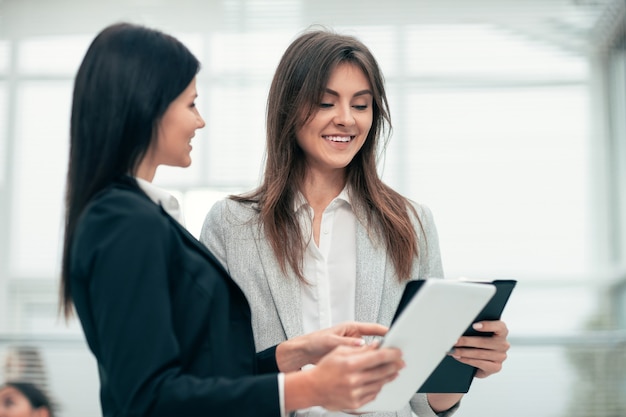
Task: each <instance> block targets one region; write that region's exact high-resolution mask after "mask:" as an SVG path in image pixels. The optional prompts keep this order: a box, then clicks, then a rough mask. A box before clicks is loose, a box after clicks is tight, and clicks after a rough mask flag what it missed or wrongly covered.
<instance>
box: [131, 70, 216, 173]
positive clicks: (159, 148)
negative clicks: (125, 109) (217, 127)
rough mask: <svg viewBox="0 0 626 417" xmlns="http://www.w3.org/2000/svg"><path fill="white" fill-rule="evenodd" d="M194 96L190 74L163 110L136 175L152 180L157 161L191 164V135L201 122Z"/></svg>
mask: <svg viewBox="0 0 626 417" xmlns="http://www.w3.org/2000/svg"><path fill="white" fill-rule="evenodd" d="M197 97H198V93H197V92H196V79H195V78H194V79H193V80H192V81H191V83H189V85H188V86H187V88H185V90H184V91H183V92H182V93H181V94H180V95H179V96H178V97H177V98H176V99H175V100H174V101H172V102H171V103H170V105H169V106H168V108H167V110H166V111H165V113H164V114H163V117H162V118H161V121H160V123H159V125H158V130H157V138H156V140H155V141H154V142H153V143H152V145H151V147H150V148H149V149H148V152H147V153H146V156H145V158H144V159H143V161H142V162H141V164H140V168H139V170H138V173H137V175H138V176H139V177H141V178H143V179H145V180H148V181H152V177H154V173H155V171H156V168H157V167H158V166H159V165H169V166H175V167H181V168H185V167H188V166H189V165H190V164H191V155H190V153H191V149H192V148H191V139H192V138H193V137H194V136H195V134H196V130H197V129H201V128H203V127H204V125H205V123H204V120H203V119H202V117H201V116H200V114H199V113H198V109H197V108H196V104H195V100H196V98H197Z"/></svg>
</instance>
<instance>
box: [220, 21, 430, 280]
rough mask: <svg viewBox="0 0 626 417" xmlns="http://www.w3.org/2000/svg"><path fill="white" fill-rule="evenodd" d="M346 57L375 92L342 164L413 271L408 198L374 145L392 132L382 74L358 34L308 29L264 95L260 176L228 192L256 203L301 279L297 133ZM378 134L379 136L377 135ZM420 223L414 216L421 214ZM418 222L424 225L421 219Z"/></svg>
mask: <svg viewBox="0 0 626 417" xmlns="http://www.w3.org/2000/svg"><path fill="white" fill-rule="evenodd" d="M344 63H349V64H351V65H355V66H356V67H358V68H360V69H361V70H362V71H363V73H364V74H365V76H366V78H367V79H368V80H369V83H370V85H371V89H372V93H373V109H372V111H373V120H372V126H371V129H370V131H369V133H368V136H367V139H366V140H365V143H364V144H363V147H362V148H361V149H360V151H359V152H358V153H357V154H356V155H355V157H354V159H353V160H352V161H351V162H350V164H349V165H348V166H347V168H346V181H347V183H348V184H349V187H350V192H351V198H352V199H353V200H354V202H353V204H356V205H357V206H358V207H360V208H361V209H362V211H363V212H364V213H365V218H364V219H359V221H362V222H365V223H366V224H367V226H368V227H370V229H371V230H373V232H374V233H375V235H377V236H378V237H379V238H381V240H382V242H383V243H384V245H385V247H386V249H387V252H388V254H389V257H390V258H391V260H392V262H393V265H394V267H395V270H396V273H397V275H398V277H399V279H400V280H406V279H408V278H409V277H410V274H411V267H412V263H413V261H414V259H415V257H416V256H418V242H417V234H416V232H415V228H414V226H413V224H412V222H411V217H410V212H412V213H413V214H414V215H415V217H416V218H417V213H416V212H415V210H414V209H413V206H412V205H411V204H410V203H409V201H408V200H407V199H406V198H404V197H402V196H401V195H400V194H399V193H397V192H396V191H394V190H392V189H391V188H390V187H389V186H387V185H386V184H384V183H383V182H382V180H381V179H380V177H379V176H378V171H377V156H378V151H379V147H381V148H382V149H384V147H385V145H386V142H387V139H388V137H389V136H388V133H389V132H390V131H391V120H390V117H389V107H388V103H387V96H386V93H385V86H384V78H383V75H382V73H381V71H380V68H379V66H378V63H377V62H376V59H375V58H374V56H373V55H372V53H371V52H370V51H369V49H368V48H367V47H366V46H365V45H364V44H363V43H362V42H361V41H359V40H358V39H356V38H354V37H352V36H346V35H341V34H337V33H334V32H332V31H328V30H314V31H308V32H305V33H304V34H302V35H300V36H299V37H298V38H297V39H296V40H294V41H293V42H292V43H291V45H290V46H289V47H288V48H287V50H286V51H285V53H284V55H283V57H282V58H281V60H280V63H279V64H278V67H277V69H276V72H275V74H274V79H273V80H272V84H271V87H270V91H269V96H268V100H267V138H266V140H267V143H266V145H267V154H266V161H265V171H264V177H263V180H262V183H261V185H260V186H259V188H257V189H256V190H254V191H253V192H252V193H249V194H246V195H240V196H231V198H232V199H234V200H236V201H241V202H251V203H257V204H258V208H259V214H260V227H263V228H264V231H265V234H266V236H267V238H268V240H269V242H270V244H271V246H272V248H273V250H274V253H275V255H276V257H277V258H278V261H279V264H280V266H281V268H282V269H283V272H286V270H287V265H289V267H291V269H292V270H293V271H294V272H295V273H296V275H297V276H298V278H299V279H301V280H303V281H306V280H305V278H304V276H303V273H302V261H303V258H304V251H305V248H306V242H307V240H306V239H305V237H304V236H303V235H302V231H301V230H300V227H299V224H298V221H297V218H296V215H295V213H294V210H293V199H294V197H295V195H296V193H297V191H298V189H299V186H300V184H301V183H302V180H303V179H304V175H305V158H304V154H303V151H302V149H301V148H300V147H299V145H298V144H297V141H296V132H297V131H298V129H299V128H300V127H302V126H303V125H304V124H305V123H306V122H307V121H308V120H309V119H310V118H311V117H313V116H314V115H315V112H316V111H317V108H318V107H319V104H320V103H321V101H322V97H323V94H324V91H325V88H326V85H327V83H328V80H329V78H330V75H331V73H332V72H333V70H334V69H335V68H336V67H337V66H338V65H339V64H344ZM381 138H382V142H383V143H380V140H381ZM418 221H419V219H418ZM420 226H421V225H420Z"/></svg>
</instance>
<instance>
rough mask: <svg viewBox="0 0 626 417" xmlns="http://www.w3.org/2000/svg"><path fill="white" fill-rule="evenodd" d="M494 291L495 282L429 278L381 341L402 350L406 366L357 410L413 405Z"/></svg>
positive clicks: (398, 407) (366, 411)
mask: <svg viewBox="0 0 626 417" xmlns="http://www.w3.org/2000/svg"><path fill="white" fill-rule="evenodd" d="M494 293H495V286H494V285H492V284H485V283H476V282H464V281H456V280H446V279H437V278H430V279H427V280H425V281H424V283H423V284H422V285H421V286H420V288H419V291H417V292H416V293H415V294H414V295H413V297H412V298H411V300H410V301H409V303H408V304H407V305H406V307H405V308H404V309H403V310H402V312H401V313H400V314H399V315H398V316H397V318H396V320H395V322H394V323H393V324H392V326H391V328H390V329H389V331H388V332H387V334H386V335H385V338H384V339H383V342H382V343H381V347H396V348H399V349H401V350H402V358H403V360H404V362H405V364H406V366H405V367H404V368H403V369H402V370H401V371H400V373H399V375H398V377H397V378H396V379H394V380H393V381H391V382H389V383H388V384H386V385H384V386H383V388H382V389H381V391H380V392H379V393H378V396H377V397H376V399H374V400H373V401H371V402H369V403H367V404H365V405H364V406H363V407H361V408H359V409H358V410H355V411H356V412H359V413H368V412H384V411H397V410H399V409H401V408H403V407H404V406H405V405H407V404H408V402H409V400H410V399H411V397H412V396H413V394H415V392H416V391H417V390H418V389H419V388H420V387H421V386H422V384H423V383H424V381H426V379H427V378H428V377H429V376H430V374H431V373H432V372H433V370H434V369H435V368H436V367H437V365H439V363H440V362H441V360H442V359H443V358H444V357H445V356H446V354H447V352H448V351H449V350H450V348H451V347H452V346H454V344H455V343H456V341H457V339H458V338H459V337H460V336H461V335H462V334H463V332H464V331H465V330H466V329H467V327H468V326H470V325H471V323H472V321H473V320H474V318H475V317H476V316H477V314H478V313H479V312H480V311H481V310H482V309H483V307H485V305H486V304H487V302H489V300H490V299H491V297H492V296H493V295H494Z"/></svg>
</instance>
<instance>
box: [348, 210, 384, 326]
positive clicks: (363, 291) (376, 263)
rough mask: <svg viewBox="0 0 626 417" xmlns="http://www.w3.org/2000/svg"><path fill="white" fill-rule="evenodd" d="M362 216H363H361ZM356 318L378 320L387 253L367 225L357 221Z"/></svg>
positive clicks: (362, 320) (358, 319)
mask: <svg viewBox="0 0 626 417" xmlns="http://www.w3.org/2000/svg"><path fill="white" fill-rule="evenodd" d="M361 218H362V217H361ZM356 228H357V232H356V299H355V310H356V311H355V320H356V321H360V322H372V323H375V322H378V314H379V310H380V303H381V300H382V295H383V286H384V282H385V279H386V278H385V271H386V263H387V254H386V252H385V250H384V248H383V247H382V244H381V246H376V245H375V243H374V238H372V239H370V236H369V235H368V231H367V228H366V226H364V225H363V224H362V223H361V222H359V221H357V226H356Z"/></svg>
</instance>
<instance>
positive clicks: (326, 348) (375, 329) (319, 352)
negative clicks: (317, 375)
mask: <svg viewBox="0 0 626 417" xmlns="http://www.w3.org/2000/svg"><path fill="white" fill-rule="evenodd" d="M387 330H388V328H387V327H385V326H382V325H380V324H376V323H360V322H355V321H351V322H346V323H341V324H337V325H335V326H332V327H329V328H327V329H323V330H318V331H316V332H312V333H308V334H305V335H302V336H297V337H294V338H292V339H289V340H286V341H284V342H282V343H281V344H279V345H278V346H277V348H276V362H277V364H278V369H280V370H281V371H282V372H289V371H294V370H296V369H300V368H302V367H303V366H304V365H308V364H316V363H317V362H318V361H319V360H320V359H321V358H322V357H324V356H325V355H326V354H328V353H329V352H331V351H332V350H333V349H335V348H336V347H338V346H361V345H363V344H365V341H364V339H363V336H383V335H385V333H387Z"/></svg>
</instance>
